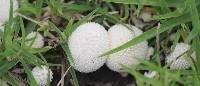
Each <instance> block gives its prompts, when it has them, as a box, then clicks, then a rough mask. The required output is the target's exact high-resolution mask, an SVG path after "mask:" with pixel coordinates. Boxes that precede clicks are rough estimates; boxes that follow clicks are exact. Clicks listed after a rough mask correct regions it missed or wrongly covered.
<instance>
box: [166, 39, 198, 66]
mask: <svg viewBox="0 0 200 86" xmlns="http://www.w3.org/2000/svg"><path fill="white" fill-rule="evenodd" d="M190 48H191V46H190V45H188V44H185V43H177V45H176V47H175V49H174V51H173V52H171V53H170V54H169V55H168V56H167V57H166V63H167V64H169V66H170V69H188V68H190V67H191V64H190V63H189V62H188V60H187V59H189V58H188V55H187V53H186V52H187V51H188V50H189V49H190ZM191 57H192V58H193V59H195V58H196V56H195V53H194V52H193V54H192V55H191Z"/></svg>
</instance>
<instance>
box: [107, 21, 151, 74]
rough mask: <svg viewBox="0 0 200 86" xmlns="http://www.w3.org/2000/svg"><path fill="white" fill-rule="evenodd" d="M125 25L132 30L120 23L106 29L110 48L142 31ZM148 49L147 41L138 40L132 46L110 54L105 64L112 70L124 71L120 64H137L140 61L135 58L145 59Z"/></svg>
mask: <svg viewBox="0 0 200 86" xmlns="http://www.w3.org/2000/svg"><path fill="white" fill-rule="evenodd" d="M127 26H128V27H130V29H132V30H130V29H128V28H127V27H125V26H123V25H121V24H117V25H114V26H112V27H111V28H110V29H109V30H108V34H109V38H110V48H111V49H113V48H116V47H119V46H120V45H122V44H124V43H126V42H128V41H130V40H131V39H134V38H135V37H137V36H139V35H141V34H142V33H143V32H142V31H141V30H140V29H138V28H136V27H135V26H132V25H127ZM148 49H149V48H148V42H147V41H143V42H140V43H138V44H136V45H134V46H131V47H129V48H127V49H124V50H122V51H119V52H117V53H114V54H112V55H110V56H109V58H108V59H107V61H106V65H107V66H108V68H110V69H111V70H113V71H116V72H124V70H123V69H122V65H126V66H131V65H137V64H139V63H140V62H139V61H138V60H137V59H136V58H140V59H142V58H144V59H145V58H146V56H147V55H146V54H147V53H148Z"/></svg>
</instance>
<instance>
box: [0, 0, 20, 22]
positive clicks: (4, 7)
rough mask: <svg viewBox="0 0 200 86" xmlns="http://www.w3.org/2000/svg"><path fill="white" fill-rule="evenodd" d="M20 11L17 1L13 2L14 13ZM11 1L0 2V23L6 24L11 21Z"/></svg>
mask: <svg viewBox="0 0 200 86" xmlns="http://www.w3.org/2000/svg"><path fill="white" fill-rule="evenodd" d="M17 9H18V2H17V0H13V11H16V10H17ZM9 13H10V0H0V22H1V23H5V22H6V21H8V19H9Z"/></svg>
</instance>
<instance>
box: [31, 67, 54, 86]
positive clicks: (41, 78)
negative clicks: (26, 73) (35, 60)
mask: <svg viewBox="0 0 200 86" xmlns="http://www.w3.org/2000/svg"><path fill="white" fill-rule="evenodd" d="M32 74H33V77H34V78H35V80H36V82H37V84H38V85H40V86H45V85H47V83H48V79H50V82H51V80H52V79H53V73H52V71H51V70H50V69H49V68H48V67H47V66H41V67H38V66H36V67H35V68H33V70H32Z"/></svg>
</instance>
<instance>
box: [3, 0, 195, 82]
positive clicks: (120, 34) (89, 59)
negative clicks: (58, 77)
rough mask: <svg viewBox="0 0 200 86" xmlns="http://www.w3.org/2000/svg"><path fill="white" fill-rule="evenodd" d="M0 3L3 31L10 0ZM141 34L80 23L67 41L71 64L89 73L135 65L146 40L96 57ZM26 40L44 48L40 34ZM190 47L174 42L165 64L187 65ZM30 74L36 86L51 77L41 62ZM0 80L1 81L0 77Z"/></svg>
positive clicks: (146, 53) (148, 51) (145, 51)
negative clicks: (186, 57)
mask: <svg viewBox="0 0 200 86" xmlns="http://www.w3.org/2000/svg"><path fill="white" fill-rule="evenodd" d="M0 6H1V7H0V30H1V31H2V32H3V29H4V24H5V23H6V22H7V21H8V19H9V8H10V0H1V1H0ZM13 8H14V11H16V10H17V8H18V2H17V0H13ZM14 15H15V14H14ZM15 16H16V15H15ZM142 33H143V31H142V30H140V29H138V28H137V27H135V26H133V25H129V24H127V25H122V24H116V25H114V26H112V27H110V28H109V29H108V31H107V30H106V29H105V28H104V27H103V26H102V25H100V24H98V23H95V22H88V23H84V24H82V25H80V26H79V27H77V28H76V30H75V31H74V32H73V33H72V34H71V36H70V37H69V40H68V45H69V48H70V51H71V53H72V57H73V62H74V64H73V65H72V66H73V67H74V69H76V70H77V71H79V72H83V73H90V72H94V71H96V70H98V69H99V68H100V67H101V66H103V65H104V64H106V66H107V67H108V68H109V69H111V70H113V71H116V72H120V73H121V72H125V71H124V70H123V68H122V65H126V66H134V65H137V64H139V63H140V62H139V61H138V60H137V58H140V59H147V60H148V59H149V57H150V56H151V55H152V54H153V48H152V47H149V46H148V42H147V41H143V42H140V43H138V44H136V45H134V46H131V47H129V48H127V49H124V50H122V51H119V52H117V53H114V54H112V55H109V56H104V57H99V56H100V55H102V54H103V53H105V52H106V51H109V50H111V49H114V48H116V47H119V46H120V45H122V44H124V43H126V42H128V41H129V40H131V39H134V38H135V37H137V36H139V35H141V34H142ZM26 39H27V40H28V41H27V42H26V45H27V46H29V47H31V48H42V47H44V37H43V36H42V35H41V34H40V33H39V32H31V33H29V34H28V35H27V37H26ZM29 39H30V40H29ZM31 39H32V40H31ZM190 48H191V45H188V44H185V43H177V45H176V47H175V49H174V50H172V52H171V53H170V54H169V55H168V56H167V57H166V64H169V67H170V69H187V68H190V67H191V64H190V63H189V62H188V61H187V60H186V59H185V58H184V57H185V56H187V55H185V54H184V53H186V52H187V51H188V50H190ZM191 57H192V58H193V59H195V52H193V53H192V55H191ZM32 74H33V76H34V78H35V79H36V81H37V83H38V85H40V86H45V85H46V84H47V79H48V76H50V79H52V78H53V76H52V75H53V73H52V71H51V70H50V69H49V68H48V67H47V66H45V65H43V66H41V67H38V66H36V67H35V68H33V69H32ZM0 82H3V80H0ZM5 84H6V83H5ZM5 86H7V85H5Z"/></svg>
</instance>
